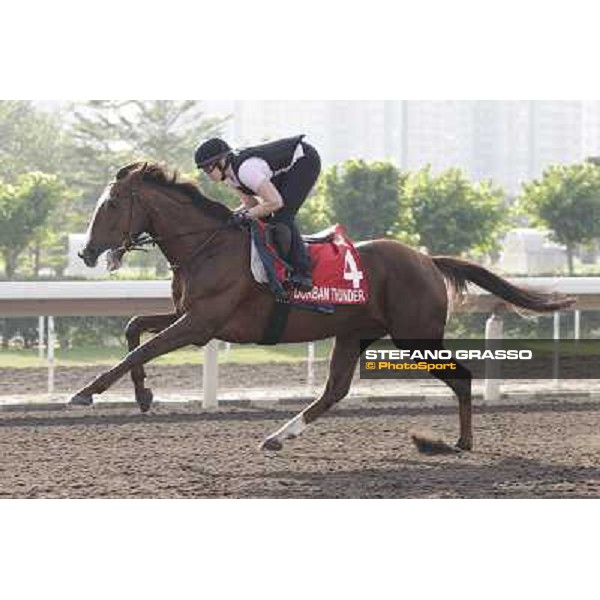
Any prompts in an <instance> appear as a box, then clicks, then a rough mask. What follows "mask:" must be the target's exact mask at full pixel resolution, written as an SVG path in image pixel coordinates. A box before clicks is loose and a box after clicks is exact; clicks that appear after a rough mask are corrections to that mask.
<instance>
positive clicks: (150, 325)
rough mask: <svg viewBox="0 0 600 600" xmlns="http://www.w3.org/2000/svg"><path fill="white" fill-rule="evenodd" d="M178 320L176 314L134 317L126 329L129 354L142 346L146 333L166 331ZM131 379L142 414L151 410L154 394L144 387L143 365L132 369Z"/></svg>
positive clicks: (144, 373)
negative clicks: (142, 337)
mask: <svg viewBox="0 0 600 600" xmlns="http://www.w3.org/2000/svg"><path fill="white" fill-rule="evenodd" d="M176 320H177V315H176V314H175V313H171V314H166V315H149V316H146V317H133V319H131V321H129V323H128V324H127V327H126V328H125V337H126V338H127V347H128V350H129V352H131V351H132V350H135V349H136V348H137V347H138V346H139V345H140V340H141V335H142V333H143V332H144V331H147V332H149V333H159V332H161V331H162V330H163V329H166V328H167V327H169V325H171V324H172V323H174V322H175V321H176ZM131 379H132V380H133V387H134V389H135V400H136V402H137V403H138V405H139V407H140V410H141V411H142V412H147V411H148V410H150V406H151V405H152V399H153V394H152V390H151V389H150V388H147V387H144V381H145V379H146V371H145V369H144V367H143V365H139V366H137V367H133V368H132V369H131Z"/></svg>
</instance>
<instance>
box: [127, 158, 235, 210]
mask: <svg viewBox="0 0 600 600" xmlns="http://www.w3.org/2000/svg"><path fill="white" fill-rule="evenodd" d="M141 169H143V173H142V180H143V181H146V182H148V183H153V184H155V185H158V186H160V187H163V188H165V189H171V190H175V191H177V192H180V193H181V194H184V195H185V196H187V197H188V198H189V199H190V200H191V201H192V204H193V205H194V206H197V207H198V208H199V209H201V210H202V211H204V212H205V213H206V214H207V215H208V216H211V217H214V218H216V219H219V220H220V221H224V220H226V219H228V218H229V217H230V216H231V211H230V210H229V208H227V207H226V206H225V205H224V204H221V203H220V202H216V201H215V200H211V199H210V198H207V197H206V196H205V195H204V194H203V193H202V192H201V191H200V188H198V186H197V185H196V184H194V183H192V182H191V181H179V174H178V173H177V171H168V170H167V169H166V168H165V167H163V166H161V165H157V164H145V163H139V162H138V163H132V164H130V165H127V166H125V167H123V168H121V169H119V172H118V173H117V181H118V180H120V179H124V178H125V177H127V175H130V174H131V173H133V172H134V171H137V170H141Z"/></svg>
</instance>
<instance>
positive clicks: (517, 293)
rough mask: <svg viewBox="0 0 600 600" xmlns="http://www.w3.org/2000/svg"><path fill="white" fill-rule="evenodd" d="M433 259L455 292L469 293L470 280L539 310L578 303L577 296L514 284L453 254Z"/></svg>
mask: <svg viewBox="0 0 600 600" xmlns="http://www.w3.org/2000/svg"><path fill="white" fill-rule="evenodd" d="M432 260H433V262H434V264H435V266H436V267H437V268H438V269H439V270H440V271H441V272H442V274H443V275H444V277H445V278H446V279H447V281H448V283H449V284H450V287H451V288H452V291H453V292H454V294H456V295H459V296H463V295H464V294H465V293H466V291H467V283H468V282H469V281H471V282H472V283H474V284H476V285H478V286H479V287H481V288H483V289H484V290H487V291H488V292H491V293H492V294H494V295H496V296H499V297H500V298H502V299H503V300H506V301H507V302H509V303H510V304H514V305H515V306H519V307H521V308H525V309H527V310H532V311H535V312H553V311H556V310H561V309H563V308H568V307H570V306H572V305H573V304H574V303H575V299H574V298H571V297H569V296H564V295H562V294H554V293H548V292H542V291H538V290H533V289H525V288H521V287H518V286H516V285H513V284H512V283H510V282H509V281H507V280H506V279H504V278H502V277H500V276H498V275H495V274H494V273H492V272H491V271H488V270H487V269H486V268H484V267H482V266H480V265H477V264H475V263H473V262H470V261H468V260H463V259H460V258H453V257H450V256H433V257H432Z"/></svg>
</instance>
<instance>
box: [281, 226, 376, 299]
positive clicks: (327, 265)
mask: <svg viewBox="0 0 600 600" xmlns="http://www.w3.org/2000/svg"><path fill="white" fill-rule="evenodd" d="M321 236H323V237H324V238H325V239H326V241H323V242H314V241H311V243H309V244H307V248H308V251H309V253H310V257H311V263H312V277H313V288H312V290H311V291H310V292H300V291H298V290H294V291H293V292H292V293H291V294H290V302H291V303H293V304H366V302H367V301H368V299H369V282H368V279H367V275H366V273H365V272H364V270H363V268H362V263H361V259H360V255H359V253H358V252H357V250H356V248H355V247H354V244H353V243H352V240H351V239H350V238H349V237H348V234H347V233H346V230H345V229H344V227H343V226H342V225H339V224H337V225H334V226H333V227H331V228H330V229H328V230H327V231H325V232H322V233H321V234H319V237H321Z"/></svg>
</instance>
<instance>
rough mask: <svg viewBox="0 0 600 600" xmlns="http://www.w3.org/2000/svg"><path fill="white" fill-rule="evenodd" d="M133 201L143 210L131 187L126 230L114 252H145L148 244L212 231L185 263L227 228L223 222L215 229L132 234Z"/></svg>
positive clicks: (175, 267)
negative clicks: (165, 234) (159, 235)
mask: <svg viewBox="0 0 600 600" xmlns="http://www.w3.org/2000/svg"><path fill="white" fill-rule="evenodd" d="M135 201H138V202H139V203H140V206H141V207H142V210H144V211H145V209H144V207H143V206H142V203H141V199H140V196H139V194H138V193H137V190H134V189H132V190H131V202H130V203H129V224H128V226H127V230H128V231H127V232H126V233H125V235H124V237H123V243H122V244H121V246H119V247H118V248H116V249H115V251H116V252H123V253H126V252H131V251H133V250H138V251H142V252H147V250H146V248H144V246H149V245H152V246H157V245H158V244H159V243H160V242H168V241H169V240H174V239H177V238H182V237H186V236H188V235H197V234H199V233H207V232H208V231H210V232H212V233H211V234H210V235H209V236H208V238H207V239H206V240H204V241H203V242H202V244H200V246H198V248H196V249H195V250H194V252H193V253H192V255H191V256H190V257H189V259H188V260H186V264H189V263H191V262H192V261H193V260H194V259H195V258H196V257H197V256H198V255H199V254H200V253H201V252H202V251H203V250H204V249H205V248H206V247H207V246H208V245H209V244H210V242H212V241H213V239H214V238H215V237H216V235H217V234H218V233H219V232H221V231H223V230H225V229H229V225H227V224H225V225H222V226H221V227H217V228H216V229H202V230H196V231H187V232H185V233H178V234H176V235H171V236H169V237H154V236H152V235H150V234H148V233H146V234H138V235H134V234H133V233H132V231H131V223H132V222H133V204H134V202H135ZM180 267H181V265H170V268H171V269H172V270H175V269H179V268H180Z"/></svg>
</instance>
